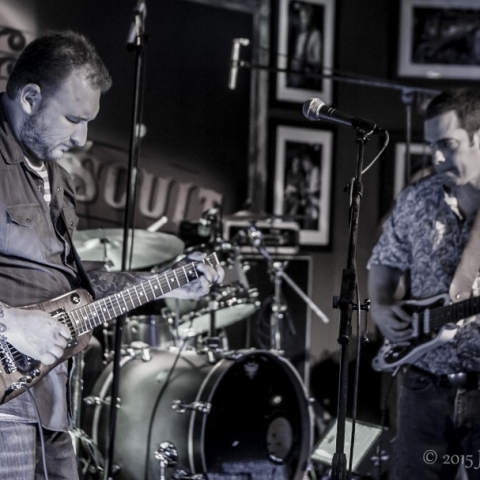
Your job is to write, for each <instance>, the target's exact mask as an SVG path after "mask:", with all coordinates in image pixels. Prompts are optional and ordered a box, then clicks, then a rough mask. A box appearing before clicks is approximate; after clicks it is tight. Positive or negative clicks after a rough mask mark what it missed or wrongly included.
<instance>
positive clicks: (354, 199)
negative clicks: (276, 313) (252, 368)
mask: <svg viewBox="0 0 480 480" xmlns="http://www.w3.org/2000/svg"><path fill="white" fill-rule="evenodd" d="M371 133H372V132H365V131H363V130H361V129H357V138H356V143H357V144H358V152H357V172H356V176H355V178H354V179H353V180H352V184H351V185H350V187H351V205H350V212H349V214H350V233H349V242H348V256H347V267H346V268H345V269H344V270H343V273H342V284H341V290H340V298H334V301H333V307H334V308H338V309H339V310H340V316H339V327H338V332H339V333H338V339H337V341H338V343H339V344H340V346H341V354H340V355H341V356H340V371H339V384H338V405H337V438H336V450H335V454H334V455H333V459H332V479H333V480H346V478H347V476H346V473H347V458H346V455H345V453H344V450H345V424H346V416H347V398H348V395H347V394H348V347H349V342H350V334H351V328H352V326H351V320H352V312H353V310H357V309H358V308H362V309H364V308H366V307H365V306H359V305H357V304H355V291H356V288H357V271H356V262H355V257H356V249H357V237H358V218H359V214H360V200H361V198H362V193H363V185H362V170H363V157H364V149H365V144H366V143H367V142H368V139H369V135H370V134H371Z"/></svg>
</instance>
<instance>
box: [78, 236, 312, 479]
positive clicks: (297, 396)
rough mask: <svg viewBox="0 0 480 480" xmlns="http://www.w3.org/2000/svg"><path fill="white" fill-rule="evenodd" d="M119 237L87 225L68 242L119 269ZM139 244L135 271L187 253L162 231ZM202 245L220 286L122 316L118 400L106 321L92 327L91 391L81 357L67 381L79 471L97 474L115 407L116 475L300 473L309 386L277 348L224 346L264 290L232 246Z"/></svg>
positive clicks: (307, 439)
mask: <svg viewBox="0 0 480 480" xmlns="http://www.w3.org/2000/svg"><path fill="white" fill-rule="evenodd" d="M137 233H138V235H137ZM217 233H218V232H217ZM122 235H123V234H122V231H121V230H120V229H118V230H117V229H108V230H85V231H80V232H78V234H76V237H74V243H75V244H76V246H77V248H78V251H79V253H80V256H81V258H82V260H84V261H85V260H87V261H96V262H99V261H100V262H104V263H105V264H107V265H108V268H110V269H111V270H113V271H117V270H120V263H119V259H120V258H121V247H122ZM134 241H135V247H134V248H133V249H132V252H133V256H132V269H138V270H142V269H143V270H145V269H146V268H148V269H149V271H152V272H154V271H159V270H163V269H165V266H166V262H170V264H172V263H174V262H175V261H177V260H178V255H179V254H181V253H182V252H185V253H187V254H188V252H189V249H187V250H184V244H183V242H182V241H181V240H179V239H178V238H176V237H174V236H173V235H168V234H164V233H159V232H148V231H141V230H139V231H135V240H134ZM206 249H210V250H214V251H216V252H218V254H219V257H221V258H222V265H223V266H224V269H225V272H226V275H225V279H224V282H223V283H222V284H221V285H218V286H214V288H212V291H211V293H210V294H209V295H208V296H207V297H204V298H201V299H198V300H176V299H165V300H160V301H159V302H154V304H153V305H152V306H151V307H149V308H150V310H147V311H145V310H143V311H141V312H138V314H137V313H136V312H133V313H134V314H132V315H130V316H128V317H127V318H126V321H125V325H124V328H123V333H122V345H123V346H122V357H121V361H120V366H119V372H120V373H119V375H120V381H119V390H118V391H119V395H118V398H117V399H115V401H113V400H112V398H111V396H110V392H111V387H112V379H113V371H114V368H113V366H112V363H113V362H112V361H111V358H112V351H111V350H112V345H114V342H113V341H112V337H113V336H114V332H112V330H111V327H108V326H105V327H104V328H103V330H102V331H101V332H98V335H97V334H96V337H97V338H100V339H101V342H103V347H102V349H101V350H102V353H101V355H102V356H103V367H102V369H101V373H100V374H99V376H98V378H97V380H96V381H95V383H94V386H93V388H92V389H91V391H89V392H82V389H81V384H82V381H83V380H82V379H85V378H86V376H87V375H88V370H89V365H88V364H87V363H84V362H82V360H83V357H82V356H80V358H78V359H77V365H83V368H79V369H77V371H76V372H75V374H74V379H73V383H74V385H73V386H74V389H73V391H74V399H73V400H74V401H73V403H74V424H75V425H74V428H73V431H72V438H73V439H74V445H75V447H76V449H77V457H78V459H79V471H80V475H81V478H84V479H89V480H90V479H92V480H96V479H100V478H103V475H104V473H105V472H104V470H105V460H104V459H105V456H106V455H107V453H108V452H107V450H108V448H109V431H110V429H109V425H108V423H109V412H110V409H111V408H117V411H116V419H117V420H116V433H115V448H114V454H113V462H114V466H113V472H114V474H113V478H114V479H119V480H153V479H160V480H166V479H172V480H187V479H190V480H227V479H228V480H267V479H268V480H271V479H277V480H280V479H282V480H301V479H304V478H306V471H307V469H308V467H309V464H310V455H311V448H312V442H313V425H314V421H313V410H312V406H311V399H309V397H308V394H307V389H306V388H305V386H304V384H303V381H302V379H301V378H300V376H299V374H298V373H297V371H296V370H295V368H294V367H293V366H292V365H291V363H290V362H289V361H288V360H287V359H286V358H285V357H284V356H283V355H282V352H281V350H280V349H276V348H271V349H270V350H266V349H263V350H259V349H251V348H242V349H237V350H231V349H230V348H229V345H228V335H227V334H226V329H227V327H229V326H231V325H233V324H234V323H237V322H240V321H242V320H245V319H247V318H248V317H250V316H252V315H253V314H254V313H255V312H256V311H257V310H258V309H259V308H260V299H259V298H258V297H259V295H258V291H257V289H256V288H252V287H251V286H250V285H249V282H248V278H247V275H246V271H247V270H248V264H247V262H245V261H244V259H243V258H242V255H241V254H240V251H239V248H238V247H237V246H236V245H235V244H233V243H230V242H228V241H225V240H224V239H222V238H221V235H215V236H214V239H213V241H212V242H211V243H210V244H206V245H199V246H198V247H192V248H191V250H202V251H204V250H206ZM152 264H153V265H155V266H154V267H152V266H151V265H152ZM272 281H273V280H272ZM276 341H277V342H278V341H279V340H278V338H277V339H276ZM97 343H98V342H97ZM277 345H278V343H277ZM78 360H79V361H78ZM75 387H76V388H75ZM75 392H77V394H76V395H75ZM112 404H113V405H112Z"/></svg>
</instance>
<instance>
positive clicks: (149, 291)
mask: <svg viewBox="0 0 480 480" xmlns="http://www.w3.org/2000/svg"><path fill="white" fill-rule="evenodd" d="M199 263H206V264H208V265H210V266H212V267H214V266H216V265H218V263H219V261H218V258H217V255H216V253H212V254H211V255H209V256H207V257H206V258H205V259H204V260H202V261H201V262H195V263H188V264H186V265H184V266H182V267H179V268H176V269H174V270H170V271H168V272H166V273H161V274H159V275H156V276H154V277H152V278H151V279H149V280H147V281H144V282H142V283H140V284H139V285H136V286H132V287H129V288H127V289H125V290H123V291H122V292H120V293H115V294H113V295H110V296H108V297H105V298H103V299H101V300H97V301H93V299H92V297H91V295H90V294H89V293H88V292H87V291H86V290H84V289H82V288H80V289H78V290H73V291H71V292H69V293H66V294H64V295H61V296H59V297H56V298H54V299H52V300H49V301H47V302H41V303H37V304H35V305H29V306H26V307H22V308H25V309H30V310H43V311H45V312H47V313H49V314H50V315H51V316H52V317H53V318H55V319H56V320H58V321H59V322H62V323H63V324H65V325H66V326H67V327H68V328H69V329H70V333H71V336H70V338H69V339H68V343H67V347H66V348H65V350H64V353H63V356H62V357H61V358H59V359H58V360H56V361H55V363H53V364H52V365H43V364H42V363H41V362H39V361H38V360H35V359H33V358H31V357H28V356H27V355H24V354H22V353H20V352H19V351H18V350H16V349H15V348H14V347H13V346H12V345H10V344H9V343H8V342H7V341H5V340H0V404H3V403H6V402H8V401H9V400H11V399H12V398H14V397H16V396H18V395H20V394H21V393H22V392H23V391H24V389H25V388H30V387H31V386H33V385H35V384H36V383H37V382H38V381H40V380H41V379H42V378H43V377H44V376H45V375H46V374H47V373H48V372H49V371H50V370H52V369H53V368H54V367H55V366H57V365H58V364H60V363H62V362H63V361H65V360H66V359H68V358H70V357H72V356H74V355H76V354H77V353H79V352H81V351H82V350H83V349H84V348H86V347H87V345H88V342H89V340H90V337H91V333H92V330H93V329H94V328H95V327H98V326H99V325H102V324H104V323H106V322H109V321H110V320H112V319H115V318H117V317H118V316H120V315H122V314H125V313H127V312H129V311H131V310H133V309H135V308H137V307H139V306H141V305H144V304H145V303H148V302H151V301H153V300H156V299H158V298H159V297H161V296H162V295H164V294H165V293H168V292H171V291H172V290H175V289H176V288H179V287H182V286H183V285H187V284H188V283H190V282H192V281H193V280H196V279H197V278H199V274H198V271H197V265H198V264H199Z"/></svg>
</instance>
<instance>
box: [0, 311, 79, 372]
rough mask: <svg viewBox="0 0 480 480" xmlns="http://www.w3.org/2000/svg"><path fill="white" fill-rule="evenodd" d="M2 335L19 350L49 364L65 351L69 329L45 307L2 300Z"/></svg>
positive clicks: (0, 328)
mask: <svg viewBox="0 0 480 480" xmlns="http://www.w3.org/2000/svg"><path fill="white" fill-rule="evenodd" d="M0 336H2V337H3V338H4V339H5V340H6V341H7V342H8V343H10V344H11V345H13V346H14V347H15V348H16V349H17V350H18V351H19V352H21V353H23V354H25V355H28V356H30V357H32V358H36V359H37V360H40V361H41V362H42V363H44V364H45V365H50V364H52V363H53V362H54V361H55V360H56V359H57V358H60V357H61V356H62V355H63V350H64V349H65V347H66V345H67V340H68V338H69V336H70V331H69V330H68V328H67V327H66V326H65V325H63V323H60V322H59V321H58V320H55V319H54V318H52V317H51V316H50V315H49V314H48V313H46V312H44V311H42V310H23V309H21V308H13V307H10V306H9V305H7V304H6V303H4V302H0Z"/></svg>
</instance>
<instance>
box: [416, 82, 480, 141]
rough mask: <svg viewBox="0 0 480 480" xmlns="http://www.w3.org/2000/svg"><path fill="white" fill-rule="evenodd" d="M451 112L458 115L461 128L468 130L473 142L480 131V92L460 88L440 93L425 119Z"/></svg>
mask: <svg viewBox="0 0 480 480" xmlns="http://www.w3.org/2000/svg"><path fill="white" fill-rule="evenodd" d="M451 111H453V112H455V113H456V114H457V117H458V121H459V123H460V127H461V128H463V129H464V130H466V132H467V133H468V136H469V137H470V141H472V140H473V134H474V133H476V132H478V130H480V90H478V89H474V88H460V89H455V90H447V91H445V92H442V93H440V94H439V95H437V96H436V97H434V98H433V99H432V100H431V101H430V103H429V104H428V105H427V109H426V111H425V118H426V119H429V118H432V117H436V116H438V115H441V114H442V113H447V112H451Z"/></svg>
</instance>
